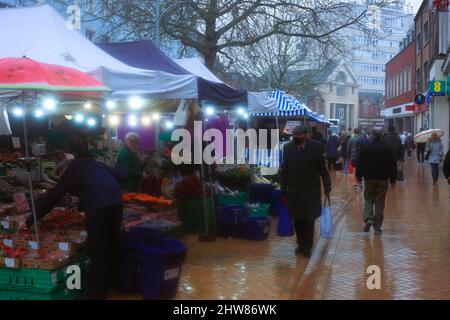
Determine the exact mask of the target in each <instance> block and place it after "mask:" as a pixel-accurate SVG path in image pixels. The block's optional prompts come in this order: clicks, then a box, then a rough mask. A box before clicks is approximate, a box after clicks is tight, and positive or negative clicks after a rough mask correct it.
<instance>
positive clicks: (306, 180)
mask: <svg viewBox="0 0 450 320" xmlns="http://www.w3.org/2000/svg"><path fill="white" fill-rule="evenodd" d="M292 133H293V136H294V139H293V141H292V142H290V143H288V144H286V145H285V146H284V148H283V163H282V166H281V190H282V192H283V196H284V198H285V199H286V198H287V199H286V200H287V201H288V208H289V213H290V215H291V218H292V220H293V223H294V228H295V233H296V234H297V243H298V248H297V249H296V251H295V252H296V254H303V255H304V256H305V257H310V256H311V250H312V247H313V241H314V222H315V220H316V219H317V218H318V217H320V215H321V212H322V199H321V184H320V180H321V178H322V183H323V186H324V192H325V194H326V195H329V194H330V192H331V179H330V174H329V172H328V170H327V168H326V165H325V158H324V157H323V153H322V146H321V145H320V142H316V141H314V140H310V139H308V137H307V135H308V128H307V127H306V126H297V127H295V128H294V130H293V132H292Z"/></svg>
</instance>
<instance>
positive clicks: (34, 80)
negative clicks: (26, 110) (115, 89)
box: [0, 57, 111, 97]
mask: <svg viewBox="0 0 450 320" xmlns="http://www.w3.org/2000/svg"><path fill="white" fill-rule="evenodd" d="M0 90H2V91H37V92H47V93H54V94H58V95H75V96H87V97H92V96H101V95H102V94H103V93H104V92H109V91H111V90H110V89H109V88H108V87H106V86H105V85H104V84H103V83H101V82H99V81H97V80H96V79H94V78H92V77H91V76H90V75H88V74H86V73H83V72H81V71H78V70H75V69H72V68H68V67H63V66H58V65H54V64H48V63H42V62H38V61H35V60H32V59H28V58H25V57H24V58H3V59H0Z"/></svg>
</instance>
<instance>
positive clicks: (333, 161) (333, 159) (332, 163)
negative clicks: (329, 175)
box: [327, 157, 337, 170]
mask: <svg viewBox="0 0 450 320" xmlns="http://www.w3.org/2000/svg"><path fill="white" fill-rule="evenodd" d="M327 160H328V170H334V167H335V165H336V161H337V157H327Z"/></svg>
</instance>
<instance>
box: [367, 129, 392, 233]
mask: <svg viewBox="0 0 450 320" xmlns="http://www.w3.org/2000/svg"><path fill="white" fill-rule="evenodd" d="M372 134H373V139H372V141H371V142H369V143H368V144H367V146H365V147H364V148H363V149H362V150H361V154H360V157H359V161H358V167H359V172H360V174H361V176H362V177H364V184H365V188H364V216H363V218H364V222H365V227H364V232H369V231H370V228H371V227H372V226H373V228H374V230H375V234H381V226H382V224H383V219H384V205H385V200H386V193H387V190H388V180H390V182H391V183H392V184H394V183H395V182H396V180H397V162H396V161H395V158H394V155H393V153H392V151H391V149H390V148H389V147H388V146H387V144H386V143H385V142H384V141H382V131H381V130H379V129H374V130H373V132H372ZM374 209H375V210H374Z"/></svg>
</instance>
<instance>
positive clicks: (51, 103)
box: [42, 98, 56, 111]
mask: <svg viewBox="0 0 450 320" xmlns="http://www.w3.org/2000/svg"><path fill="white" fill-rule="evenodd" d="M42 105H43V106H44V109H46V110H48V111H54V110H55V109H56V100H55V99H53V98H46V99H45V100H44V102H43V104H42Z"/></svg>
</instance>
